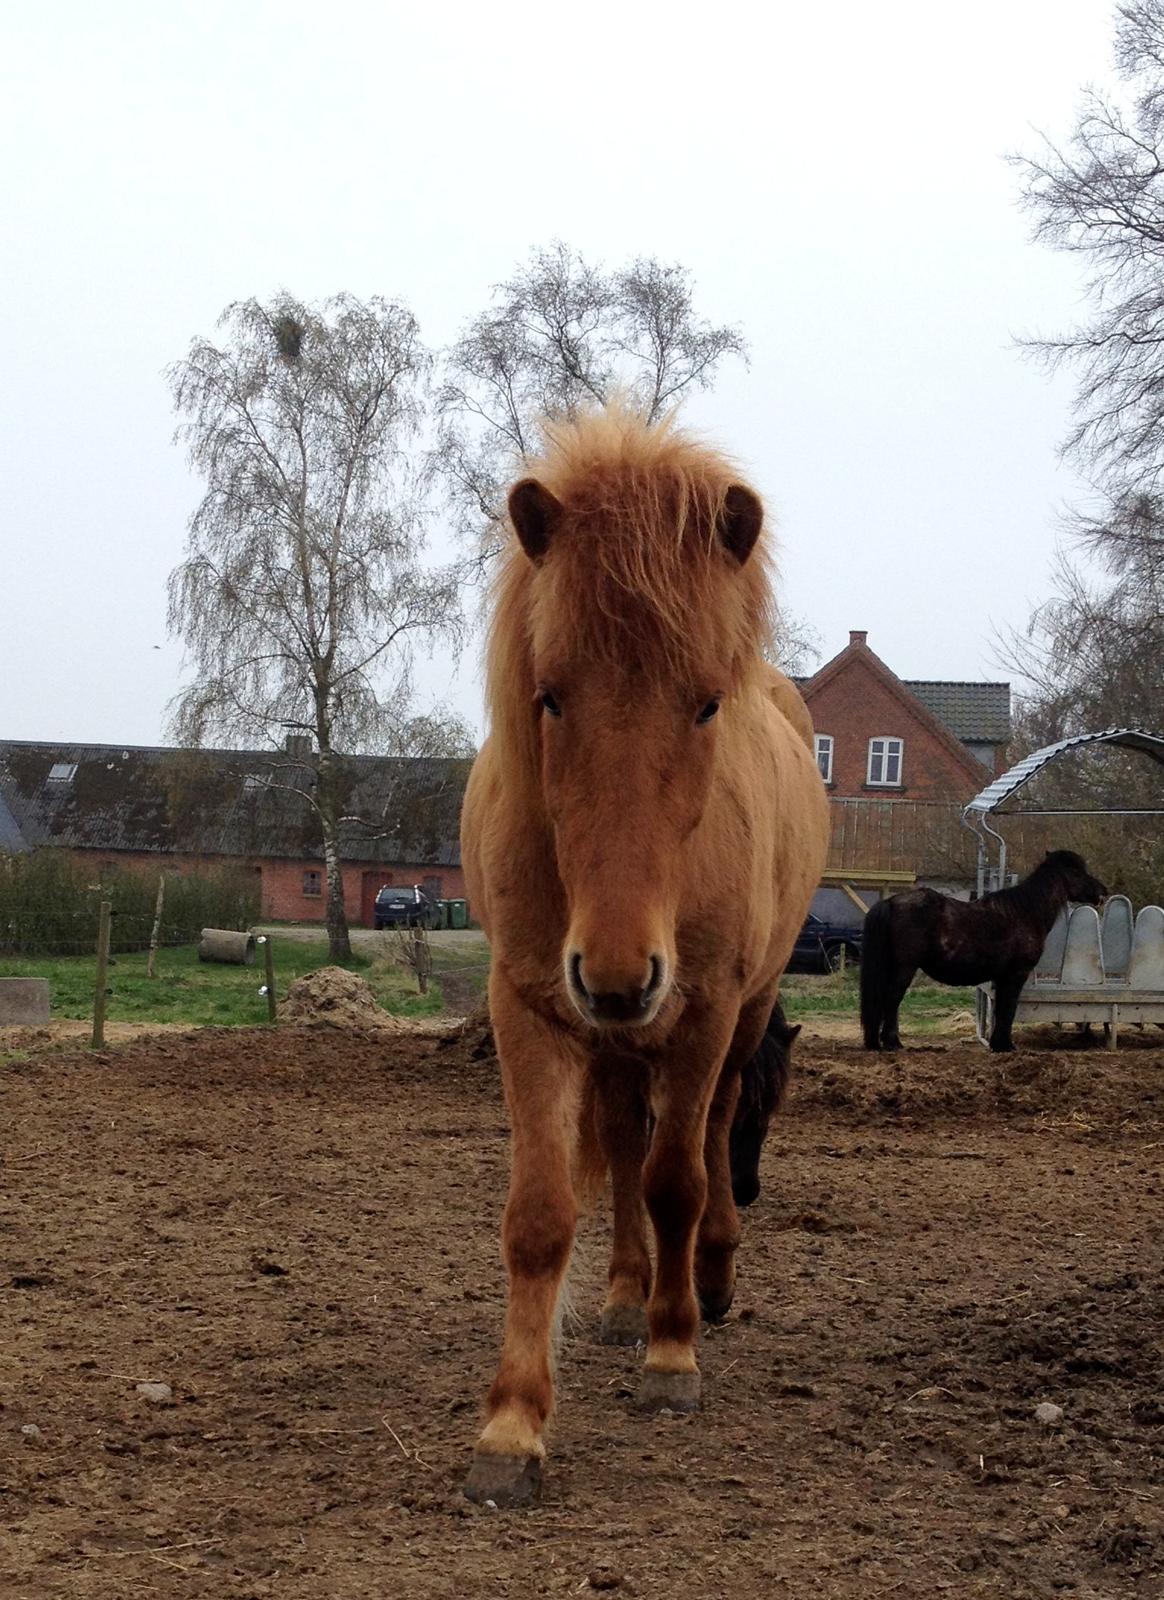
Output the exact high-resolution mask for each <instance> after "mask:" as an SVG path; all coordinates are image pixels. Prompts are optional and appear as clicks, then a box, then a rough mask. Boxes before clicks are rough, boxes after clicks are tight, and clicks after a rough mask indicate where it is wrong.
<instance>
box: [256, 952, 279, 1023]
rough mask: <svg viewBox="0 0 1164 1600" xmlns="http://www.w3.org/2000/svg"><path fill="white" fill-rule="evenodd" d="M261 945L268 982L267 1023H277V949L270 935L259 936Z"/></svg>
mask: <svg viewBox="0 0 1164 1600" xmlns="http://www.w3.org/2000/svg"><path fill="white" fill-rule="evenodd" d="M259 943H260V944H261V945H262V947H263V966H264V967H265V968H266V973H267V982H266V985H265V987H266V991H267V1021H268V1022H274V1021H275V947H274V945H273V944H272V943H271V935H270V934H269V933H261V934H260V935H259Z"/></svg>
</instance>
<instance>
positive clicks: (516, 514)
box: [509, 478, 562, 561]
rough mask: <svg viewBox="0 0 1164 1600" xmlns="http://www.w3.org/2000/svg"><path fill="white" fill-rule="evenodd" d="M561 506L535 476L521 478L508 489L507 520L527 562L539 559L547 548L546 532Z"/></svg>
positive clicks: (547, 535)
mask: <svg viewBox="0 0 1164 1600" xmlns="http://www.w3.org/2000/svg"><path fill="white" fill-rule="evenodd" d="M561 510H562V508H561V506H560V505H559V504H558V502H557V500H555V499H554V497H553V495H552V494H551V493H550V491H549V490H548V489H547V488H546V487H545V486H544V485H543V484H540V483H539V482H538V480H537V479H536V478H523V479H522V480H521V482H520V483H515V484H514V486H513V488H512V489H511V490H510V491H509V520H510V522H512V523H513V529H514V532H515V533H516V534H517V537H518V538H519V539H520V540H521V548H522V549H523V550H524V551H525V553H526V555H527V556H528V557H529V558H530V560H531V561H540V560H541V558H542V557H543V556H544V555H545V553H546V551H547V550H548V549H549V547H550V534H551V533H552V532H553V530H554V524H555V523H556V522H557V520H558V517H559V516H560V514H561Z"/></svg>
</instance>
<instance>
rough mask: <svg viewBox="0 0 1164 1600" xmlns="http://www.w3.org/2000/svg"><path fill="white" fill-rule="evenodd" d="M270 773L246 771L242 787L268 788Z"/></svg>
mask: <svg viewBox="0 0 1164 1600" xmlns="http://www.w3.org/2000/svg"><path fill="white" fill-rule="evenodd" d="M270 786H271V774H270V773H269V772H248V773H247V774H246V775H245V777H244V778H243V788H244V789H269V788H270Z"/></svg>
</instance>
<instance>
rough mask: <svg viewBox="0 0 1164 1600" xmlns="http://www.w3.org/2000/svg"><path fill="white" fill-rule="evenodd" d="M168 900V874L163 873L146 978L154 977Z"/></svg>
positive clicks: (155, 909)
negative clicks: (163, 906) (155, 959)
mask: <svg viewBox="0 0 1164 1600" xmlns="http://www.w3.org/2000/svg"><path fill="white" fill-rule="evenodd" d="M165 898H166V874H165V873H164V872H163V873H162V875H161V877H160V878H159V879H158V903H157V905H156V906H155V907H154V926H153V929H152V931H151V933H150V958H149V960H148V961H147V962H146V977H147V978H152V977H153V975H154V957H155V956H156V955H157V953H158V933H159V931H160V929H161V926H162V902H163V901H164V900H165Z"/></svg>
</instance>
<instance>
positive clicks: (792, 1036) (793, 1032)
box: [788, 1022, 804, 1044]
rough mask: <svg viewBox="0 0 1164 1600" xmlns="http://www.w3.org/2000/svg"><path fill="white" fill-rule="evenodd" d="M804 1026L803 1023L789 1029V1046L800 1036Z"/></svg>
mask: <svg viewBox="0 0 1164 1600" xmlns="http://www.w3.org/2000/svg"><path fill="white" fill-rule="evenodd" d="M803 1026H804V1024H803V1023H801V1022H798V1023H797V1024H796V1026H795V1027H794V1028H789V1030H788V1043H789V1044H791V1043H792V1041H793V1039H795V1038H796V1037H797V1036H798V1035H799V1033H800V1030H801V1028H802V1027H803Z"/></svg>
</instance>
